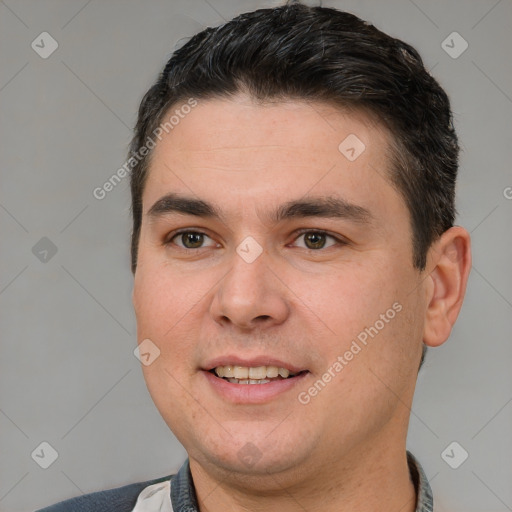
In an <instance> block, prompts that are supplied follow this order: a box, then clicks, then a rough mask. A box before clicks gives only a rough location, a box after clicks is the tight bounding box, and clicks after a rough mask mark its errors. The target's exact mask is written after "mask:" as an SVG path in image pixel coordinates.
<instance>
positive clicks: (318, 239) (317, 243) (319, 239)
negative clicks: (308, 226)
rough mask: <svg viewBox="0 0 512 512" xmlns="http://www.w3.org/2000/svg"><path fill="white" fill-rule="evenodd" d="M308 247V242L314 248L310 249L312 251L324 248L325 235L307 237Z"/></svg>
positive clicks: (313, 234)
mask: <svg viewBox="0 0 512 512" xmlns="http://www.w3.org/2000/svg"><path fill="white" fill-rule="evenodd" d="M305 240H306V245H308V242H311V244H312V245H313V247H310V249H319V248H321V247H323V246H324V243H325V235H324V234H322V233H308V234H306V236H305Z"/></svg>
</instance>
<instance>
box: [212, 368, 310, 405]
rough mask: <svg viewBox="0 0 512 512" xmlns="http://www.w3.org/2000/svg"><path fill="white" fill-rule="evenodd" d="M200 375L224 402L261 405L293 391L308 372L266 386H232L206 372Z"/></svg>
mask: <svg viewBox="0 0 512 512" xmlns="http://www.w3.org/2000/svg"><path fill="white" fill-rule="evenodd" d="M202 373H203V374H204V376H205V377H206V379H207V381H208V382H209V383H210V385H211V386H212V388H213V389H214V391H215V392H216V393H218V394H219V395H220V396H221V397H222V398H224V399H225V400H228V401H230V402H233V403H235V404H261V403H264V402H268V401H270V400H272V399H273V398H276V397H277V396H279V395H281V394H283V393H285V392H286V391H289V390H291V389H293V388H294V387H295V386H297V385H298V384H300V383H301V382H302V380H303V379H304V378H305V377H306V376H307V375H308V373H309V372H304V373H301V374H300V375H297V376H296V377H292V378H288V379H281V380H274V381H272V382H267V383H266V384H234V383H232V382H229V381H227V380H224V379H221V378H220V377H217V376H216V375H213V373H211V372H208V371H206V370H203V371H202Z"/></svg>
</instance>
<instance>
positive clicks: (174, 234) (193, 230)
mask: <svg viewBox="0 0 512 512" xmlns="http://www.w3.org/2000/svg"><path fill="white" fill-rule="evenodd" d="M184 233H195V234H197V235H204V236H206V237H208V238H209V239H210V240H212V241H214V242H215V240H214V239H213V238H212V237H211V236H210V235H209V234H208V233H206V232H205V231H204V230H203V229H202V228H201V229H199V228H182V229H177V230H176V231H172V232H171V233H169V234H168V235H167V236H166V237H165V238H164V241H163V245H171V243H172V240H173V239H174V238H176V237H177V236H178V235H182V234H184ZM174 245H176V247H178V248H179V249H182V250H184V251H200V250H201V249H207V247H199V248H197V249H188V248H187V247H181V246H180V245H177V244H174Z"/></svg>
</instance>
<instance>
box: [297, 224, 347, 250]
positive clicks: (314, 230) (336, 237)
mask: <svg viewBox="0 0 512 512" xmlns="http://www.w3.org/2000/svg"><path fill="white" fill-rule="evenodd" d="M305 233H319V234H321V235H326V236H327V237H330V238H333V239H334V240H335V241H336V244H337V245H347V244H348V243H349V241H348V240H347V239H346V238H344V237H342V236H341V235H335V234H333V233H330V232H329V231H326V230H325V229H318V228H301V229H299V230H297V231H295V232H294V239H293V241H295V240H297V238H299V237H300V236H301V235H304V234H305ZM331 247H334V246H331ZM328 248H329V247H327V249H328ZM306 250H310V251H314V252H322V250H323V249H316V250H315V249H308V248H306Z"/></svg>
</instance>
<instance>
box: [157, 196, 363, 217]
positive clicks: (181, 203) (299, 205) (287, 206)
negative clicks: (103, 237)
mask: <svg viewBox="0 0 512 512" xmlns="http://www.w3.org/2000/svg"><path fill="white" fill-rule="evenodd" d="M171 214H181V215H193V216H195V217H204V218H211V219H218V220H221V221H223V219H224V215H223V214H222V212H221V211H220V210H219V209H218V208H217V207H216V206H215V205H213V204H211V203H209V202H207V201H203V200H202V199H194V198H191V197H186V196H182V195H179V194H175V193H170V194H166V195H165V196H163V197H161V198H160V199H158V200H157V201H156V202H155V203H154V204H153V206H151V208H150V209H149V210H148V212H147V215H148V217H151V218H153V219H156V218H159V217H163V216H168V215H171ZM265 217H266V218H267V219H268V220H269V221H270V222H273V223H276V224H277V223H278V222H281V221H283V220H291V219H296V218H306V217H325V218H342V219H348V220H352V221H354V222H358V223H365V224H367V223H369V222H370V221H371V220H372V219H373V215H372V214H371V213H370V211H369V210H367V209H366V208H363V207H362V206H359V205H356V204H353V203H349V202H347V201H346V200H344V199H342V198H339V197H332V196H328V197H309V198H308V199H299V200H292V201H288V202H286V203H284V204H282V205H280V206H279V207H278V208H277V209H276V210H275V211H273V212H270V214H267V215H266V216H265Z"/></svg>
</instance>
